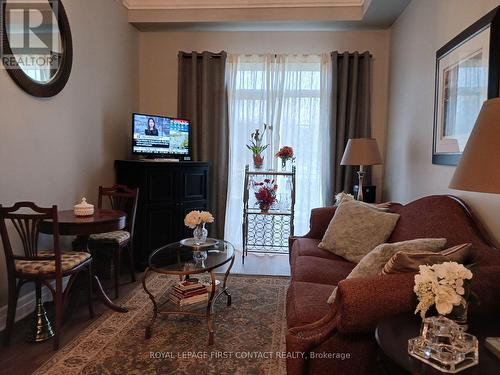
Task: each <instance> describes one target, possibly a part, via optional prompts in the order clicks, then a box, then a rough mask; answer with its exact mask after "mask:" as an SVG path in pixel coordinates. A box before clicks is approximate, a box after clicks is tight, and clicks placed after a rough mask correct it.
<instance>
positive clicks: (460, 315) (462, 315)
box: [447, 297, 469, 328]
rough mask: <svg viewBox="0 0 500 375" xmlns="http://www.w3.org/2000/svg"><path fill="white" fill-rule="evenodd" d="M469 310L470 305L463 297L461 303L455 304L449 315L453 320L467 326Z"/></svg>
mask: <svg viewBox="0 0 500 375" xmlns="http://www.w3.org/2000/svg"><path fill="white" fill-rule="evenodd" d="M468 311H469V306H468V303H467V300H466V299H465V298H463V297H462V300H461V301H460V305H457V306H454V307H453V310H451V313H449V314H448V315H447V318H448V319H451V320H453V321H454V322H455V323H457V324H458V325H461V326H462V327H464V328H467V314H468Z"/></svg>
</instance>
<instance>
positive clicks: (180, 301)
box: [169, 280, 208, 309]
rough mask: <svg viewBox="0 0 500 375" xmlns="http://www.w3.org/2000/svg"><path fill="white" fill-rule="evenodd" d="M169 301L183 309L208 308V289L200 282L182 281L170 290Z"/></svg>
mask: <svg viewBox="0 0 500 375" xmlns="http://www.w3.org/2000/svg"><path fill="white" fill-rule="evenodd" d="M169 299H170V301H172V302H173V303H174V304H176V305H177V306H179V307H180V308H181V309H185V308H189V309H191V308H197V307H201V306H205V307H206V306H207V303H208V290H207V287H206V286H205V285H203V284H201V283H199V282H198V281H196V282H192V281H189V280H185V281H182V282H180V283H178V284H177V285H174V286H173V287H172V289H170V294H169Z"/></svg>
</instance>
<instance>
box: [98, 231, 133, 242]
mask: <svg viewBox="0 0 500 375" xmlns="http://www.w3.org/2000/svg"><path fill="white" fill-rule="evenodd" d="M128 240H130V233H129V232H127V231H125V230H117V231H114V232H107V233H99V234H93V235H91V236H90V238H89V243H90V244H91V246H95V245H99V244H103V245H112V244H116V245H117V246H122V245H123V244H125V243H126V242H127V241H128Z"/></svg>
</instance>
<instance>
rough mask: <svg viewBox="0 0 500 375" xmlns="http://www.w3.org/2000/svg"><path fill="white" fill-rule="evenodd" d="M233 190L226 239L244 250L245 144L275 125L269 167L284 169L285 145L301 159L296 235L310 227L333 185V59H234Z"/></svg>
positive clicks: (230, 60) (230, 74) (231, 116)
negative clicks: (282, 153)
mask: <svg viewBox="0 0 500 375" xmlns="http://www.w3.org/2000/svg"><path fill="white" fill-rule="evenodd" d="M227 64H228V66H227V72H228V79H227V80H228V99H229V129H230V131H229V133H230V134H229V142H230V150H229V159H230V161H229V191H228V201H227V211H226V228H225V233H226V235H225V236H226V239H227V240H229V241H231V242H232V243H234V244H235V245H236V246H237V248H239V249H241V247H242V218H243V183H244V171H245V165H246V164H250V165H251V164H252V155H251V153H250V152H249V151H248V150H247V148H246V147H245V145H246V144H247V143H248V142H249V138H250V134H251V133H252V132H253V131H255V129H257V128H260V129H262V128H263V124H264V123H266V124H268V125H270V126H271V130H270V131H268V132H267V134H266V137H265V139H264V143H269V144H270V146H269V148H268V150H266V152H265V155H264V157H265V159H264V167H265V168H275V169H276V168H279V163H278V160H277V159H276V158H275V157H274V154H275V153H276V151H277V150H278V149H279V148H280V147H282V146H292V147H293V148H294V151H295V155H296V162H295V163H296V167H297V181H296V184H297V191H296V204H295V234H296V235H302V234H305V233H306V232H307V230H308V228H309V216H310V211H311V209H312V208H314V207H320V206H323V205H324V204H325V203H326V202H327V201H328V199H329V198H330V197H326V192H327V191H329V190H328V186H327V184H328V183H329V173H328V171H329V165H328V160H327V159H328V158H326V157H324V156H325V155H328V153H327V150H328V148H329V145H328V144H327V142H328V140H329V136H328V121H329V114H330V112H329V111H330V110H329V108H330V103H329V101H330V97H331V96H330V90H331V60H330V55H329V54H323V55H229V56H228V62H227Z"/></svg>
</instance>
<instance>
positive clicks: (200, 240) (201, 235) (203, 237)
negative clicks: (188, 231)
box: [193, 223, 208, 245]
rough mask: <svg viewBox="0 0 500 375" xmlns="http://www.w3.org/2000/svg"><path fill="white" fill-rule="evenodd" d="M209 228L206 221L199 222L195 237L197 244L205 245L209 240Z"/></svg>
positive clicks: (194, 232) (195, 229)
mask: <svg viewBox="0 0 500 375" xmlns="http://www.w3.org/2000/svg"><path fill="white" fill-rule="evenodd" d="M207 237H208V230H206V228H205V223H203V224H199V225H197V226H196V228H194V231H193V238H194V244H195V245H203V244H204V243H205V242H207Z"/></svg>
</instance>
